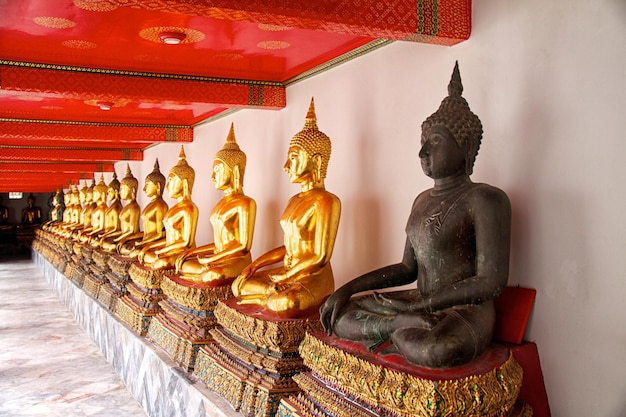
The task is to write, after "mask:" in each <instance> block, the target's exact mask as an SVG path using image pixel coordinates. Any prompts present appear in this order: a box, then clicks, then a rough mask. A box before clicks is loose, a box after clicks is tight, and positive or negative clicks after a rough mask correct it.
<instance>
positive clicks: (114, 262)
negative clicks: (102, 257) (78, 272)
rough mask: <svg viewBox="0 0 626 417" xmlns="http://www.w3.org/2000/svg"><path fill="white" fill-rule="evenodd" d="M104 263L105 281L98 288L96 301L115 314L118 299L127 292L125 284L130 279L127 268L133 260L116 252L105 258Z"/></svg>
mask: <svg viewBox="0 0 626 417" xmlns="http://www.w3.org/2000/svg"><path fill="white" fill-rule="evenodd" d="M106 264H107V267H108V269H107V272H106V274H105V277H106V280H107V283H106V284H105V285H103V286H102V287H101V288H100V292H99V293H98V301H100V302H101V303H102V305H104V306H105V307H106V308H107V309H108V310H109V311H110V312H112V313H113V314H115V311H116V309H117V303H118V301H119V300H120V298H122V297H123V296H125V295H127V294H128V291H127V290H126V284H127V283H128V282H129V281H130V276H129V275H128V269H129V268H130V266H131V265H132V264H133V260H132V259H130V258H125V257H123V256H120V255H117V254H110V255H109V256H108V257H107V258H106Z"/></svg>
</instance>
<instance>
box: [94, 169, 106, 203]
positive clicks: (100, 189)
mask: <svg viewBox="0 0 626 417" xmlns="http://www.w3.org/2000/svg"><path fill="white" fill-rule="evenodd" d="M108 189H109V187H107V185H106V184H105V183H104V175H102V174H101V175H100V181H98V184H96V185H95V186H94V187H93V201H94V202H96V203H98V204H100V203H105V202H106V195H107V191H108Z"/></svg>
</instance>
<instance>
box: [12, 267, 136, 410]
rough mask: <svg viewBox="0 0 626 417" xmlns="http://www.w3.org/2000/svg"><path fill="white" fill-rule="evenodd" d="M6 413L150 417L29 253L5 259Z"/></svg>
mask: <svg viewBox="0 0 626 417" xmlns="http://www.w3.org/2000/svg"><path fill="white" fill-rule="evenodd" d="M0 416H1V417H5V416H7V417H8V416H11V417H14V416H46V417H56V416H58V417H78V416H93V417H105V416H106V417H116V416H128V417H135V416H138V417H139V416H146V413H145V412H144V411H143V409H142V408H141V406H140V405H139V404H138V403H137V402H136V401H135V399H134V398H133V397H132V395H131V394H130V393H129V392H128V390H127V389H126V387H125V386H124V384H123V382H122V380H121V379H120V378H119V376H118V375H117V374H116V372H115V370H114V368H113V367H112V366H111V365H110V364H109V363H108V362H107V361H106V360H105V358H104V357H103V356H102V354H101V353H100V352H99V350H98V349H97V348H96V346H95V345H94V344H93V342H92V341H91V339H90V338H89V337H88V336H87V335H86V334H85V333H84V331H83V329H82V328H81V327H80V326H79V324H78V323H77V322H76V321H75V320H74V318H73V316H72V315H71V313H70V312H69V311H68V310H67V308H66V307H65V305H64V304H63V303H62V301H61V300H59V298H58V296H57V294H56V293H55V291H53V290H52V289H51V288H50V286H49V285H48V283H47V282H46V281H45V279H44V277H43V275H42V272H41V271H40V270H39V268H37V266H36V265H35V264H34V263H33V261H31V260H30V259H27V260H12V261H6V260H4V261H2V262H0Z"/></svg>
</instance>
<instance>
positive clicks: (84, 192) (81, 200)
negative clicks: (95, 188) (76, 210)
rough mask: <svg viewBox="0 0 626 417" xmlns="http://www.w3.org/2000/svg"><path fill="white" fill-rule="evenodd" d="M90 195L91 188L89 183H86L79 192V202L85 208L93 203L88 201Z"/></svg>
mask: <svg viewBox="0 0 626 417" xmlns="http://www.w3.org/2000/svg"><path fill="white" fill-rule="evenodd" d="M88 193H89V187H88V186H87V181H85V184H84V185H83V187H82V188H81V189H80V190H78V201H79V203H80V205H81V206H85V205H87V204H89V203H91V201H87V194H88Z"/></svg>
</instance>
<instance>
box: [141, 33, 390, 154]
mask: <svg viewBox="0 0 626 417" xmlns="http://www.w3.org/2000/svg"><path fill="white" fill-rule="evenodd" d="M392 42H394V41H390V40H386V39H376V40H374V41H372V42H369V43H367V44H365V45H363V46H361V47H359V48H356V49H354V50H352V51H350V52H348V53H345V54H343V55H341V56H339V57H337V58H335V59H331V60H330V61H328V62H325V63H324V64H321V65H318V66H317V67H315V68H311V69H310V70H308V71H305V72H303V73H301V74H299V75H296V76H295V77H292V78H290V79H288V80H287V81H285V82H284V83H283V84H282V85H284V86H285V87H289V86H290V85H292V84H295V83H298V82H300V81H304V80H306V79H307V78H311V77H313V76H315V75H319V74H321V73H323V72H326V71H328V70H330V69H333V68H335V67H338V66H339V65H341V64H345V63H346V62H349V61H352V60H353V59H355V58H358V57H360V56H363V55H365V54H367V53H369V52H373V51H375V50H376V49H378V48H382V47H383V46H386V45H389V44H390V43H392ZM241 110H245V109H238V108H231V109H228V110H225V111H222V112H220V113H218V114H215V115H213V116H211V117H208V118H206V119H204V120H202V121H200V122H198V123H196V124H195V125H193V126H192V127H194V128H195V127H199V126H203V125H205V124H208V123H213V122H215V121H216V120H219V119H222V118H224V117H227V116H231V115H232V114H234V113H236V112H239V111H241ZM156 145H158V143H153V144H151V145H149V146H148V147H146V148H145V149H149V148H150V147H152V146H156Z"/></svg>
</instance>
